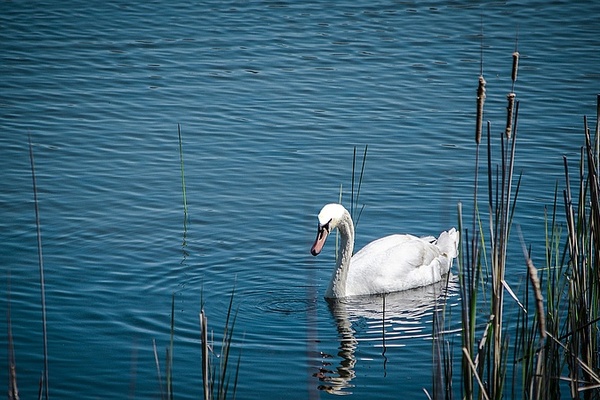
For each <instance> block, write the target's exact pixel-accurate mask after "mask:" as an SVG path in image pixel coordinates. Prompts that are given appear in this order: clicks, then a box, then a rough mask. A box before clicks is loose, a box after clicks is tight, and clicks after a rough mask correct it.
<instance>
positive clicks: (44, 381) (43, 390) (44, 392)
mask: <svg viewBox="0 0 600 400" xmlns="http://www.w3.org/2000/svg"><path fill="white" fill-rule="evenodd" d="M29 161H30V165H31V180H32V184H33V204H34V208H35V227H36V233H37V252H38V265H39V271H40V295H41V304H42V340H43V349H44V368H43V370H42V378H41V382H40V392H39V398H42V396H44V398H45V399H46V400H48V396H49V394H48V388H49V383H48V380H49V379H48V329H47V322H46V284H45V278H44V256H43V254H42V224H41V222H40V207H39V202H38V191H37V181H36V177H35V161H34V158H33V145H32V144H31V136H29Z"/></svg>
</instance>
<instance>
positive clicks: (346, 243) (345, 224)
mask: <svg viewBox="0 0 600 400" xmlns="http://www.w3.org/2000/svg"><path fill="white" fill-rule="evenodd" d="M337 228H338V231H339V232H340V238H341V243H340V249H339V250H340V251H339V253H338V257H337V264H336V267H335V271H334V272H333V276H332V277H331V282H329V287H328V288H327V292H325V297H328V298H340V297H346V280H347V278H348V270H349V268H350V259H351V258H352V251H353V250H354V223H353V222H352V218H351V217H350V214H349V213H348V211H346V212H344V216H343V217H342V219H341V220H340V222H339V223H338V226H337Z"/></svg>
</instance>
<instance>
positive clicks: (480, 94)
mask: <svg viewBox="0 0 600 400" xmlns="http://www.w3.org/2000/svg"><path fill="white" fill-rule="evenodd" d="M485 83H486V82H485V79H484V78H483V75H480V76H479V86H478V87H477V119H476V125H475V143H476V144H479V143H480V142H481V129H482V125H483V103H485Z"/></svg>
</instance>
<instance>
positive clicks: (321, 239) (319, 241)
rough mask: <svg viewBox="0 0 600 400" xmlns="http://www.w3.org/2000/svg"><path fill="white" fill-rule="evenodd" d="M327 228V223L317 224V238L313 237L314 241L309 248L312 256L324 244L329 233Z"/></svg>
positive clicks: (317, 252) (316, 253)
mask: <svg viewBox="0 0 600 400" xmlns="http://www.w3.org/2000/svg"><path fill="white" fill-rule="evenodd" d="M327 228H328V224H325V225H320V224H319V230H318V231H317V238H316V239H315V243H314V244H313V245H312V247H311V248H310V254H312V255H313V256H316V255H318V254H319V253H320V252H321V250H322V249H323V245H324V244H325V241H326V240H327V235H328V234H329V230H328V229H327Z"/></svg>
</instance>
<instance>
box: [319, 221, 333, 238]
mask: <svg viewBox="0 0 600 400" xmlns="http://www.w3.org/2000/svg"><path fill="white" fill-rule="evenodd" d="M330 222H331V220H329V221H327V223H326V224H323V225H320V226H319V237H322V236H323V231H327V234H329V232H330V230H329V223H330Z"/></svg>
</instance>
